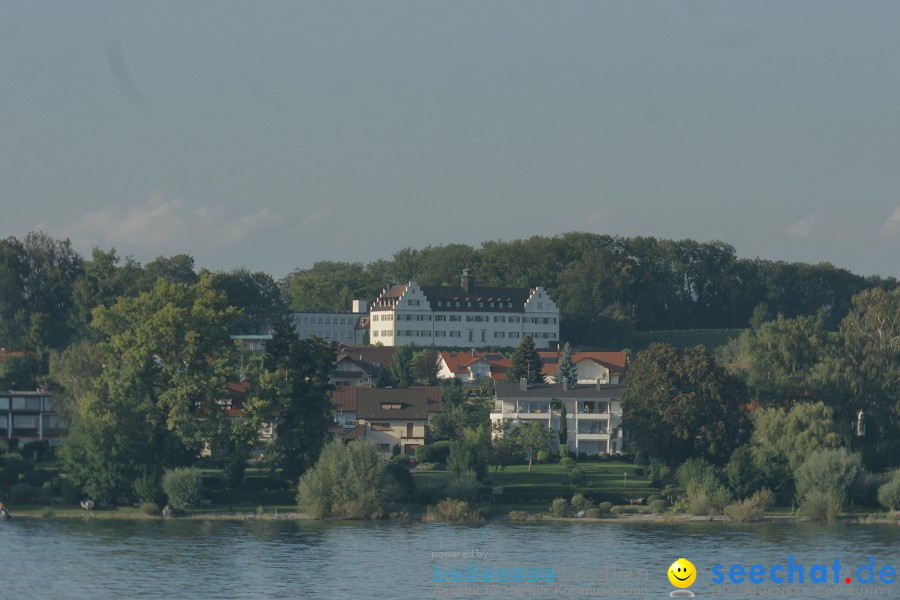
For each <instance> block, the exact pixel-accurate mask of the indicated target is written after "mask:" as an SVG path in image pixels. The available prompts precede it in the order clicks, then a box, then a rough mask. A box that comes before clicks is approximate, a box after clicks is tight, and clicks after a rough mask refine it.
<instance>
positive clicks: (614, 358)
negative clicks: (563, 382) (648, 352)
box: [538, 352, 628, 379]
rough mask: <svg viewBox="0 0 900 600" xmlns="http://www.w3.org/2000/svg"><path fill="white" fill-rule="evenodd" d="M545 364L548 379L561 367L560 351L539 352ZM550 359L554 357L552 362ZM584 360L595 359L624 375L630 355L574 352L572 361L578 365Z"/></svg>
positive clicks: (544, 369) (544, 374) (616, 372)
mask: <svg viewBox="0 0 900 600" xmlns="http://www.w3.org/2000/svg"><path fill="white" fill-rule="evenodd" d="M538 354H540V355H541V360H543V361H544V366H543V367H542V368H541V373H542V374H543V376H544V378H545V379H547V378H548V377H550V376H551V375H553V374H554V373H556V371H557V369H559V353H557V352H538ZM549 359H553V360H552V362H551V361H550V360H549ZM583 360H593V361H594V362H596V363H599V364H601V365H603V366H604V367H606V368H607V369H609V372H610V373H615V374H618V375H624V374H625V369H626V366H627V364H628V357H627V355H626V354H625V353H624V352H573V353H572V362H574V363H575V364H576V365H577V364H578V363H580V362H581V361H583Z"/></svg>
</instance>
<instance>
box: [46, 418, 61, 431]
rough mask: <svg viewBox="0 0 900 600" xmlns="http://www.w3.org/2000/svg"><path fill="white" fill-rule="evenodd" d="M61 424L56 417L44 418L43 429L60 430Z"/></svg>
mask: <svg viewBox="0 0 900 600" xmlns="http://www.w3.org/2000/svg"><path fill="white" fill-rule="evenodd" d="M61 428H62V423H61V422H60V420H59V417H57V416H45V417H44V429H61Z"/></svg>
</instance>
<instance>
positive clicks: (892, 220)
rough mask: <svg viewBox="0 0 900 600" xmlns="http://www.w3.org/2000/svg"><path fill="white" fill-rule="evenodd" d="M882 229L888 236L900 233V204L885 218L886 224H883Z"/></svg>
mask: <svg viewBox="0 0 900 600" xmlns="http://www.w3.org/2000/svg"><path fill="white" fill-rule="evenodd" d="M881 231H882V233H884V235H885V236H887V237H892V236H894V235H896V234H898V233H900V206H898V207H897V208H896V209H895V210H894V212H892V213H891V216H889V217H888V218H887V219H885V221H884V225H882V226H881Z"/></svg>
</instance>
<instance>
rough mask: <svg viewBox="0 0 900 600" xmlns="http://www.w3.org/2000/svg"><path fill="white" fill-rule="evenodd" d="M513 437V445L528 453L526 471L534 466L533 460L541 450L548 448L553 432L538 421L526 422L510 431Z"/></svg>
mask: <svg viewBox="0 0 900 600" xmlns="http://www.w3.org/2000/svg"><path fill="white" fill-rule="evenodd" d="M510 435H512V436H513V440H514V441H515V443H517V444H519V445H520V446H521V447H522V448H524V449H525V451H526V452H528V470H529V471H531V466H532V465H533V464H534V458H535V457H536V456H537V453H538V452H540V451H541V450H547V449H549V448H550V440H552V439H553V432H552V431H551V430H550V428H549V427H547V426H546V425H544V423H542V422H540V421H527V422H525V423H522V424H521V425H519V426H518V427H516V428H514V429H513V430H512V433H511V434H510Z"/></svg>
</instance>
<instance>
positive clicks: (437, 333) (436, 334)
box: [434, 330, 447, 337]
mask: <svg viewBox="0 0 900 600" xmlns="http://www.w3.org/2000/svg"><path fill="white" fill-rule="evenodd" d="M434 337H447V332H446V331H441V330H437V331H435V332H434Z"/></svg>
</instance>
